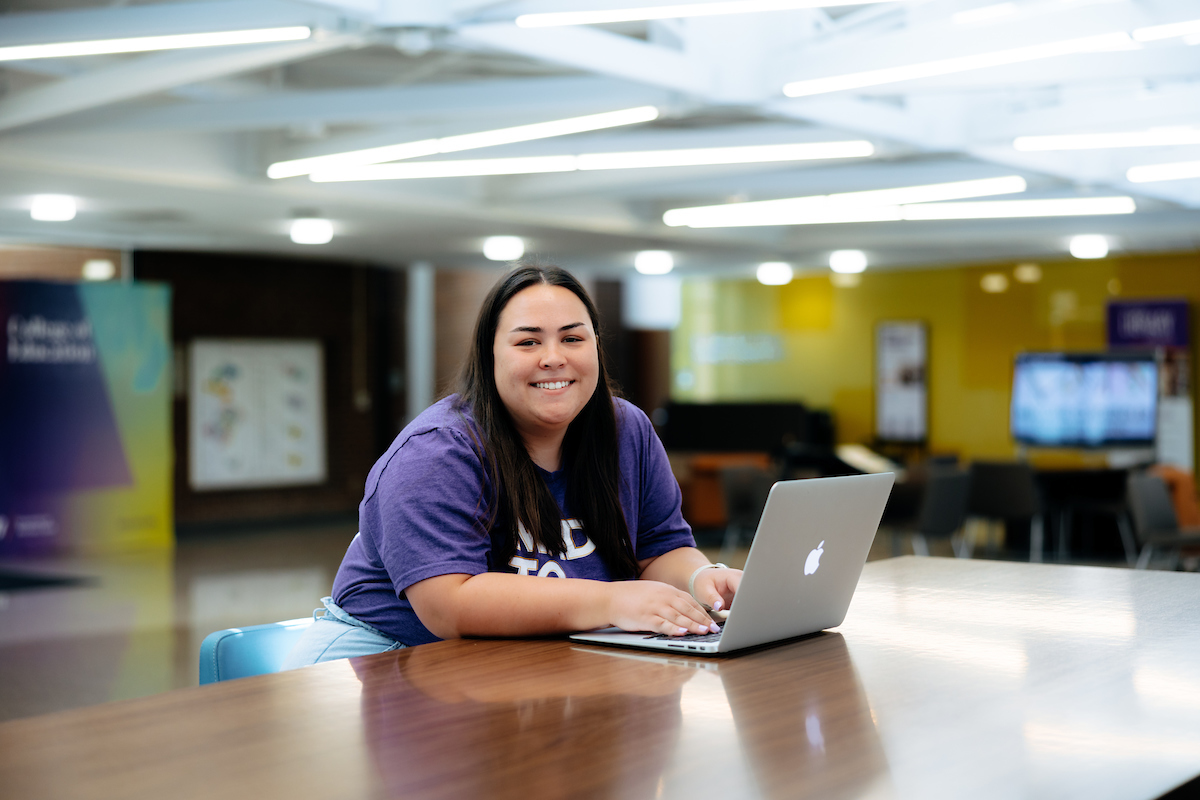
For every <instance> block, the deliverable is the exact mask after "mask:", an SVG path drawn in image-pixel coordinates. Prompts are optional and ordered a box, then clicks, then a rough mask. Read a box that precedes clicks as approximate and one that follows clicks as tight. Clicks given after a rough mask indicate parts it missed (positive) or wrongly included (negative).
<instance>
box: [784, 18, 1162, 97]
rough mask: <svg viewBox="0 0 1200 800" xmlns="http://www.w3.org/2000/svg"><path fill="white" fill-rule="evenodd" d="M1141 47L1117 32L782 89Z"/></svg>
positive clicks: (804, 90)
mask: <svg viewBox="0 0 1200 800" xmlns="http://www.w3.org/2000/svg"><path fill="white" fill-rule="evenodd" d="M1138 47H1139V45H1138V44H1137V42H1135V41H1133V39H1131V38H1130V36H1129V34H1128V33H1125V32H1122V31H1118V32H1113V33H1106V34H1101V35H1099V36H1084V37H1082V38H1078V39H1065V40H1062V41H1057V42H1046V43H1043V44H1036V45H1030V46H1027V47H1015V48H1011V49H1008V50H996V51H993V52H990V53H976V54H974V55H969V56H960V57H958V58H944V59H939V60H937V61H925V62H921V63H917V64H907V65H904V66H899V67H887V68H884V69H873V70H867V71H865V72H853V73H849V74H846V75H833V76H829V77H825V78H812V79H808V80H801V81H794V82H792V83H789V84H786V85H785V86H784V87H783V93H784V94H785V95H787V96H788V97H807V96H810V95H816V94H827V93H829V92H840V91H845V90H847V89H861V88H865V87H868V86H881V85H885V84H889V83H900V82H902V81H911V80H917V79H919V78H933V77H937V76H939V75H952V74H955V73H958V72H969V71H972V70H978V69H987V68H988V67H999V66H1006V65H1009V64H1021V63H1025V62H1029V61H1038V60H1041V59H1046V58H1055V57H1058V56H1065V55H1075V54H1079V53H1099V52H1108V51H1114V50H1134V49H1137V48H1138Z"/></svg>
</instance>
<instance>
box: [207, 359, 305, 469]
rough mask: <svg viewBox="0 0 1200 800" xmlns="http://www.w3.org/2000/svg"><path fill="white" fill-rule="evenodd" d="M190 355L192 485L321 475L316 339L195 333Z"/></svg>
mask: <svg viewBox="0 0 1200 800" xmlns="http://www.w3.org/2000/svg"><path fill="white" fill-rule="evenodd" d="M189 361H190V367H191V369H190V372H191V379H190V387H189V388H190V403H189V434H190V435H189V450H190V464H189V483H190V484H191V487H192V488H193V489H195V490H197V491H204V490H216V489H250V488H261V487H270V486H293V485H303V484H314V483H323V482H324V481H325V477H326V461H325V394H324V387H325V379H324V373H323V360H322V351H321V343H320V342H318V341H315V340H314V341H306V340H292V341H276V340H271V341H267V340H250V339H197V340H194V341H193V342H192V343H191V348H190V352H189Z"/></svg>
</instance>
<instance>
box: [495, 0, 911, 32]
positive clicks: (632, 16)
mask: <svg viewBox="0 0 1200 800" xmlns="http://www.w3.org/2000/svg"><path fill="white" fill-rule="evenodd" d="M885 2H891V0H730V1H729V2H723V3H677V4H673V5H656V6H638V7H630V8H614V9H599V10H594V11H555V12H547V13H542V14H522V15H520V16H518V17H517V19H516V23H517V27H520V28H556V27H562V26H564V25H603V24H606V23H612V22H640V21H643V20H652V19H683V18H686V17H712V16H724V15H728V14H757V13H762V12H766V11H794V10H796V9H801V8H835V7H837V6H865V5H874V4H877V3H885Z"/></svg>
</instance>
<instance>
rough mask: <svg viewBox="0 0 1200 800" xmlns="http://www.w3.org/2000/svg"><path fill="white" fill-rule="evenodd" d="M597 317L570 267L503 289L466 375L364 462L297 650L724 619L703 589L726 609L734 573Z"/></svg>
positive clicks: (524, 277)
mask: <svg viewBox="0 0 1200 800" xmlns="http://www.w3.org/2000/svg"><path fill="white" fill-rule="evenodd" d="M596 329H597V320H596V309H595V306H594V305H593V304H592V301H591V299H590V298H589V297H588V294H587V292H586V291H585V290H584V288H583V287H582V286H581V285H580V284H579V282H578V281H576V280H575V278H574V277H573V276H571V275H570V274H569V273H568V272H566V271H565V270H562V269H559V268H557V267H535V266H523V267H519V268H517V269H515V270H514V271H512V272H510V273H508V274H507V275H505V276H504V277H503V278H502V279H501V280H500V281H499V282H498V283H497V284H496V285H495V286H494V287H493V288H492V290H491V292H490V293H489V294H488V296H487V298H486V299H485V300H484V302H483V307H482V308H481V309H480V312H479V318H478V320H477V321H476V325H475V334H474V338H473V342H472V348H471V352H470V354H469V355H468V358H467V361H466V363H465V364H464V367H463V371H462V374H461V375H460V377H459V382H458V383H459V385H458V392H457V393H456V394H453V395H450V396H449V397H447V398H445V399H443V400H441V401H439V402H437V403H435V404H434V405H432V406H430V407H429V408H428V409H426V410H425V411H424V412H422V413H421V414H420V415H419V416H418V417H417V418H416V419H415V420H413V421H412V423H410V424H409V425H408V426H407V427H406V428H405V429H404V430H403V431H402V432H401V433H400V435H399V436H398V437H397V438H396V440H395V441H394V442H393V443H392V446H391V447H390V448H389V449H388V451H387V452H386V453H384V454H383V457H381V458H380V459H379V461H378V462H376V464H375V466H374V467H373V468H372V470H371V473H370V475H369V476H368V477H367V485H366V494H365V497H364V499H363V501H362V504H361V505H360V507H359V525H360V532H359V534H358V535H357V536H356V537H355V538H354V540H353V541H352V542H351V544H350V547H349V549H348V550H347V552H346V556H345V558H344V559H343V560H342V565H341V567H340V569H339V570H338V573H337V577H336V578H335V579H334V584H333V597H332V598H327V599H326V600H325V601H324V602H325V606H326V611H325V615H324V616H322V617H320V618H319V619H318V620H317V622H316V623H315V624H313V625H312V626H310V628H309V630H308V631H307V632H306V633H305V636H304V639H303V640H302V641H301V643H300V645H298V646H297V648H296V650H294V651H293V653H292V655H291V657H290V658H289V662H288V665H287V666H288V667H294V666H302V665H305V664H311V663H316V662H318V661H327V660H331V659H334V658H345V657H349V656H357V655H365V654H367V653H374V652H381V651H384V650H394V649H397V648H399V647H404V646H411V645H417V644H422V643H425V642H432V641H437V640H438V639H449V638H455V637H463V636H530V635H540V634H553V633H563V632H569V631H577V630H590V629H593V628H601V627H606V626H609V625H616V626H619V627H621V628H623V629H625V630H633V631H651V632H655V633H664V634H668V635H682V634H685V633H706V632H709V631H710V630H711V631H715V630H716V626H715V625H714V624H713V622H712V619H711V617H710V616H709V614H708V612H707V611H706V610H705V608H704V605H707V606H709V607H711V608H712V609H714V610H720V609H721V608H727V607H728V606H729V604H730V602H732V600H733V595H734V592H735V591H736V590H737V586H738V582H739V581H740V579H741V572H740V571H739V570H733V569H728V568H726V567H724V565H720V564H717V565H714V564H710V563H709V561H708V559H707V558H705V557H704V555H703V554H702V553H701V552H700V551H699V550H697V549H696V548H695V543H694V540H693V539H692V535H691V529H690V528H689V527H688V525H687V523H686V522H684V520H683V516H682V514H681V510H680V501H681V496H680V492H679V485H678V484H677V483H676V482H675V479H674V477H673V476H672V474H671V471H670V468H669V466H668V463H667V457H666V453H665V452H664V450H663V447H662V443H661V442H660V441H659V440H658V437H657V436H656V435H655V433H654V429H653V428H652V427H651V425H650V422H649V420H648V419H647V418H646V416H645V414H643V413H642V412H641V411H639V410H638V409H637V408H635V407H634V406H632V405H630V404H629V403H627V402H625V401H624V400H620V399H614V398H613V396H612V391H611V389H610V386H609V382H608V376H607V374H606V372H605V368H604V358H603V354H602V352H601V347H600V341H599V339H598V337H597V335H596ZM549 577H557V578H560V579H562V580H545V579H544V578H549ZM702 604H703V605H702Z"/></svg>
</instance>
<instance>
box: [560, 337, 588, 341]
mask: <svg viewBox="0 0 1200 800" xmlns="http://www.w3.org/2000/svg"><path fill="white" fill-rule="evenodd" d="M563 341H564V342H582V341H583V337H582V336H568V337H567V338H565V339H563Z"/></svg>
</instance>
